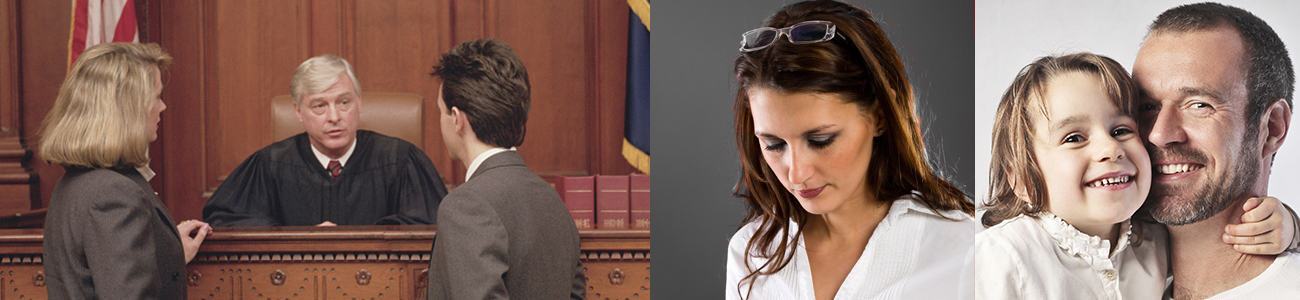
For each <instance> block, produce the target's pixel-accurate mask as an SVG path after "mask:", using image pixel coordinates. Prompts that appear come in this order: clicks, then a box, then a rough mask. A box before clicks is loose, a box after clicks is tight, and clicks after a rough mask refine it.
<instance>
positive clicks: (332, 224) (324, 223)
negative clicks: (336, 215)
mask: <svg viewBox="0 0 1300 300" xmlns="http://www.w3.org/2000/svg"><path fill="white" fill-rule="evenodd" d="M316 226H317V227H326V226H339V225H338V224H334V223H333V222H330V221H325V222H321V223H320V224H316Z"/></svg>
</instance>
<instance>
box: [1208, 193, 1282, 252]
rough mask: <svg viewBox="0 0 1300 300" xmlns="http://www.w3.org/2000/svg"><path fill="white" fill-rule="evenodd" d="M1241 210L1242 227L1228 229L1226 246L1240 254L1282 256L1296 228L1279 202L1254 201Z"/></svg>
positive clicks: (1240, 225)
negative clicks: (1280, 254) (1242, 212)
mask: <svg viewBox="0 0 1300 300" xmlns="http://www.w3.org/2000/svg"><path fill="white" fill-rule="evenodd" d="M1241 208H1242V210H1243V211H1245V213H1244V214H1242V215H1241V224H1228V226H1227V227H1226V228H1224V234H1223V242H1224V243H1227V244H1230V245H1232V248H1233V249H1235V250H1237V252H1241V253H1245V254H1259V255H1274V254H1278V253H1282V251H1284V250H1286V248H1287V247H1288V246H1290V245H1291V242H1292V241H1291V239H1292V238H1293V236H1294V234H1295V224H1294V221H1293V220H1292V218H1291V213H1290V212H1289V211H1288V210H1286V209H1283V208H1282V203H1281V202H1279V201H1278V200H1277V198H1273V197H1262V198H1250V199H1247V200H1246V203H1245V204H1243V205H1242V207H1241Z"/></svg>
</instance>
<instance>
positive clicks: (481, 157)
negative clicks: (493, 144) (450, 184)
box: [465, 147, 515, 181]
mask: <svg viewBox="0 0 1300 300" xmlns="http://www.w3.org/2000/svg"><path fill="white" fill-rule="evenodd" d="M506 151H515V147H510V149H506V148H500V147H497V148H492V149H488V150H487V151H483V153H480V154H479V155H478V157H475V158H474V162H471V163H469V168H467V170H465V181H469V177H470V175H474V170H478V166H479V165H481V164H483V161H485V160H487V159H488V157H492V156H493V155H496V154H497V153H501V152H506Z"/></svg>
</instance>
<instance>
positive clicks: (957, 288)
mask: <svg viewBox="0 0 1300 300" xmlns="http://www.w3.org/2000/svg"><path fill="white" fill-rule="evenodd" d="M943 216H946V217H948V218H951V219H954V220H957V221H953V220H949V219H945V218H943V217H941V216H940V215H939V214H936V213H935V212H933V211H931V210H930V209H929V208H927V207H926V206H925V205H924V204H921V202H919V201H917V200H916V199H915V198H913V196H911V195H908V196H904V197H903V198H900V199H898V200H896V201H894V202H893V204H892V205H891V206H890V207H889V213H888V215H886V216H885V219H884V220H883V221H881V222H880V225H879V226H877V227H876V230H875V231H874V232H873V233H872V234H871V239H870V240H868V241H867V247H866V249H865V250H863V251H862V256H861V258H859V259H858V261H857V263H855V264H854V265H853V269H852V270H851V271H849V275H848V277H847V278H845V279H844V283H843V284H841V285H840V289H839V291H837V292H836V293H835V299H972V298H973V297H974V288H975V287H974V286H975V283H974V275H975V269H974V250H975V249H974V245H975V240H974V237H975V232H977V231H979V230H980V226H979V224H978V223H976V222H975V220H974V219H973V218H972V217H971V216H969V215H966V214H965V213H962V212H960V211H943ZM790 228H791V229H792V230H797V224H795V223H794V222H791V223H790ZM757 230H758V223H749V224H746V225H745V226H744V227H742V228H741V229H740V230H739V231H737V232H736V234H735V235H734V236H732V237H731V245H730V247H729V248H730V249H729V250H730V251H728V252H727V294H726V295H727V299H742V297H741V294H742V293H744V294H747V295H748V296H747V297H745V298H744V299H750V300H760V299H807V300H811V299H815V295H814V294H813V284H812V273H811V271H809V267H808V266H809V265H808V252H807V249H805V248H804V241H803V239H802V238H800V239H799V240H797V241H794V243H795V245H796V247H795V255H794V260H793V261H791V262H790V264H788V265H786V267H785V268H784V269H781V270H780V271H778V272H777V273H776V274H772V275H770V276H759V277H758V278H757V280H754V282H753V292H752V293H750V286H749V282H748V281H745V284H743V285H739V284H740V283H741V278H744V277H745V275H748V274H749V270H748V269H747V268H746V267H745V263H744V259H745V255H744V254H745V250H746V245H747V244H748V243H749V239H750V237H752V236H753V235H754V232H755V231H757ZM778 236H780V235H778ZM765 261H767V259H764V258H759V257H756V256H752V257H750V258H749V265H750V266H753V267H755V268H757V267H758V266H761V265H762V264H763V263H764V262H765Z"/></svg>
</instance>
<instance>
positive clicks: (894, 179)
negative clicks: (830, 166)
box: [735, 1, 975, 296]
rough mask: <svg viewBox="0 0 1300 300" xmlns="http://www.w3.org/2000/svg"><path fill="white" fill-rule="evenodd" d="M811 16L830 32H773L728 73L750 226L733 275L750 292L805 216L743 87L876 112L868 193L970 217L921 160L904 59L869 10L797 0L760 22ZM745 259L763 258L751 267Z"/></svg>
mask: <svg viewBox="0 0 1300 300" xmlns="http://www.w3.org/2000/svg"><path fill="white" fill-rule="evenodd" d="M810 20H823V21H830V22H832V23H834V24H835V27H836V33H835V35H836V37H835V38H834V39H832V40H830V41H826V42H818V43H810V44H791V43H789V41H787V40H786V39H784V38H781V39H777V41H776V42H774V43H773V44H772V45H771V46H769V47H768V48H765V49H762V50H758V51H754V52H749V53H743V54H742V55H740V57H738V58H736V65H735V66H736V68H735V72H736V73H735V75H736V82H737V83H738V84H739V86H740V90H739V91H738V92H737V93H736V103H735V112H736V146H737V148H738V149H739V152H740V153H739V154H740V160H741V168H742V179H741V180H742V181H743V184H745V185H746V186H747V187H748V193H747V195H746V196H747V198H748V200H749V205H747V206H746V210H745V221H744V223H745V224H748V223H750V222H757V223H758V224H759V227H758V230H757V231H756V232H755V233H754V235H753V236H752V237H750V239H749V244H748V245H746V249H745V250H746V251H745V266H746V268H748V269H749V271H750V273H749V274H747V275H746V276H745V277H744V278H743V279H742V280H741V282H742V286H743V283H744V282H746V281H748V282H749V283H750V291H752V290H753V282H754V280H755V279H757V277H758V276H766V275H772V274H775V273H776V272H778V271H780V270H781V269H784V268H785V267H786V265H788V264H789V263H790V261H791V260H793V259H794V253H795V251H794V245H793V244H792V241H795V240H797V239H798V238H800V237H801V236H802V235H803V228H804V226H805V225H806V223H807V222H808V219H809V213H808V212H807V211H805V210H804V209H803V207H802V206H800V205H799V201H798V200H796V199H795V197H794V195H792V194H791V193H790V192H789V190H787V189H786V188H785V186H783V185H782V184H781V182H780V180H779V179H778V177H777V175H776V174H774V173H773V172H772V170H771V169H770V168H769V167H768V165H767V162H766V161H765V160H764V158H763V153H762V147H761V146H760V145H759V141H758V139H757V138H756V137H755V136H754V119H753V115H752V112H751V111H750V107H749V97H748V94H747V92H746V91H747V90H749V89H751V88H765V89H772V90H774V91H777V92H781V93H826V94H834V95H837V96H839V97H840V98H841V99H844V100H846V101H848V102H852V103H854V104H857V106H858V108H859V109H861V110H862V111H864V112H866V111H869V110H872V109H877V110H878V111H879V116H880V121H881V124H883V126H884V130H885V131H884V132H885V133H884V134H883V135H881V136H879V137H876V142H875V143H873V146H872V147H873V148H872V153H873V155H872V157H871V162H870V166H871V168H870V169H868V170H867V185H868V187H867V190H868V191H869V192H870V193H874V195H873V196H875V197H874V198H875V199H877V201H884V202H892V201H893V200H894V199H898V198H899V197H902V196H904V195H909V194H912V193H913V192H914V191H915V192H919V194H920V196H919V198H920V200H921V203H923V204H924V205H925V206H926V207H928V208H930V209H931V210H933V211H935V212H938V211H941V210H959V211H962V212H964V213H966V214H967V215H972V214H973V213H974V211H975V206H974V204H973V203H971V202H970V201H967V200H966V198H965V195H964V194H963V193H962V191H961V190H960V189H957V188H956V187H954V186H953V185H952V184H950V183H948V181H946V180H944V179H943V178H940V177H939V176H938V175H936V174H935V172H934V170H933V169H931V167H930V164H929V163H928V162H927V161H926V155H925V145H924V143H923V141H922V139H921V130H920V125H919V124H920V123H919V121H918V118H917V116H916V115H915V114H914V113H913V112H914V109H915V103H914V100H915V99H914V97H913V94H912V86H911V84H910V83H908V80H907V74H906V73H905V72H904V67H903V61H902V59H900V58H899V56H898V53H897V52H895V50H894V46H893V44H892V43H890V42H889V40H888V39H887V38H886V37H885V33H884V31H882V30H881V29H880V26H879V25H877V24H876V23H875V21H873V20H872V18H871V15H870V14H869V13H867V12H866V11H863V10H861V9H858V8H856V7H853V6H851V5H848V4H844V3H839V2H834V1H806V2H799V3H795V4H791V5H789V6H786V7H784V8H782V9H781V11H778V12H777V13H776V14H775V15H773V16H772V17H771V18H769V19H768V20H767V22H766V25H764V26H767V27H773V28H785V27H788V26H790V25H794V24H797V23H800V22H804V21H810ZM791 221H793V222H795V223H796V224H798V225H799V226H798V228H799V229H798V230H796V231H795V232H793V233H791V232H789V229H790V228H789V227H790V222H791ZM792 237H793V238H792ZM774 246H775V247H774ZM752 256H756V257H761V258H767V261H766V262H764V263H763V264H762V265H760V266H751V265H749V259H750V257H752ZM738 288H739V287H738ZM742 296H743V295H742Z"/></svg>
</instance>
